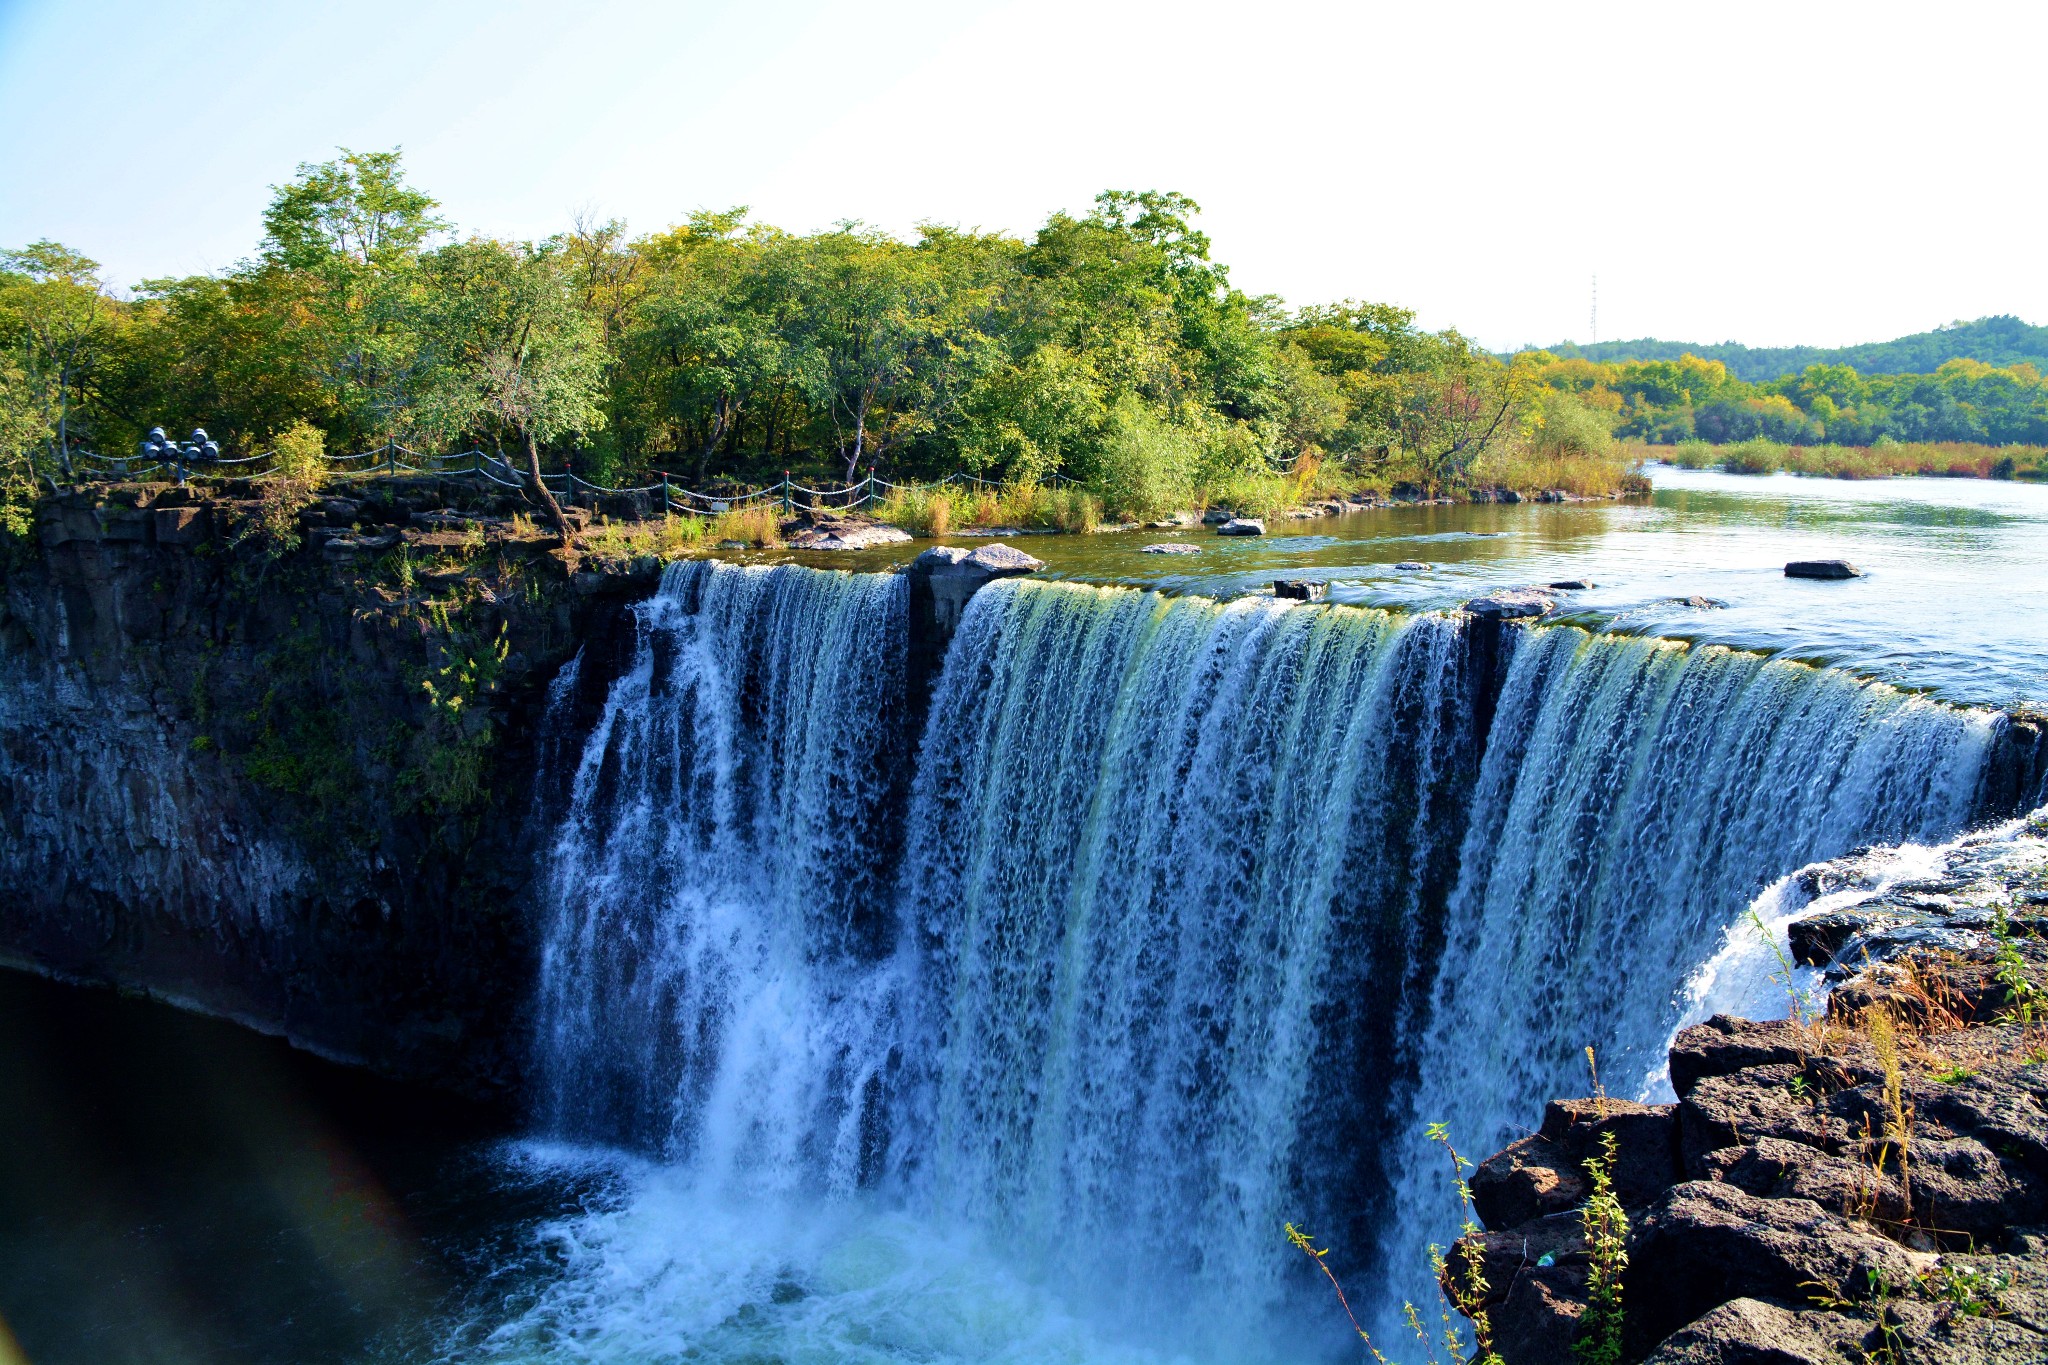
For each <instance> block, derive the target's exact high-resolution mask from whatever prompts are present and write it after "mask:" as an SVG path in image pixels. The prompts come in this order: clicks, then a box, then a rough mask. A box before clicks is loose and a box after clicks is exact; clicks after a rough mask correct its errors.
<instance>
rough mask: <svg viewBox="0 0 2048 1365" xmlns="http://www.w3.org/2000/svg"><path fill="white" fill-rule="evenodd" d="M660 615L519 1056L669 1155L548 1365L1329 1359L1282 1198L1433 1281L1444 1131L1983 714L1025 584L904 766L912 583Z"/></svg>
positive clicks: (1003, 589)
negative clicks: (573, 1356)
mask: <svg viewBox="0 0 2048 1365" xmlns="http://www.w3.org/2000/svg"><path fill="white" fill-rule="evenodd" d="M639 611H640V620H639V637H638V641H637V646H636V650H635V654H634V657H633V660H632V663H631V666H630V667H629V668H627V669H626V671H625V672H624V673H622V675H621V676H620V677H619V678H618V679H617V680H616V681H615V682H614V683H613V684H612V686H611V690H610V695H609V698H608V699H607V701H606V703H605V705H604V707H603V709H602V713H601V715H600V716H599V718H598V720H597V723H596V725H595V727H594V729H593V730H592V733H591V735H590V737H589V740H588V742H587V744H586V745H585V746H584V748H583V751H582V755H581V758H580V760H579V763H578V767H577V770H576V773H575V776H574V778H573V781H572V782H571V783H570V793H571V794H570V799H569V802H568V814H567V816H566V817H565V818H564V819H563V821H562V823H561V826H560V829H559V833H558V837H557V840H556V843H555V847H554V849H553V852H552V856H551V858H550V861H549V868H548V877H549V881H548V888H549V890H548V895H549V904H550V905H551V907H552V914H553V920H552V922H551V924H550V925H549V928H548V932H547V941H546V948H545V955H544V963H543V982H542V997H541V1002H540V1017H541V1020H542V1039H541V1050H542V1062H543V1067H542V1070H543V1075H544V1078H545V1082H546V1094H547V1101H546V1103H547V1109H546V1117H547V1119H548V1121H549V1124H550V1126H551V1128H552V1129H553V1130H554V1132H556V1133H557V1134H558V1135H561V1136H564V1137H570V1138H576V1139H583V1140H589V1139H596V1140H600V1141H611V1142H621V1141H623V1142H628V1143H631V1144H633V1145H635V1146H637V1147H638V1148H639V1149H641V1150H642V1151H652V1152H653V1153H655V1154H656V1155H657V1157H658V1161H657V1162H656V1163H655V1164H654V1165H652V1166H645V1167H636V1168H635V1170H636V1172H637V1174H636V1175H635V1176H634V1178H633V1182H632V1183H633V1188H634V1190H635V1191H636V1192H635V1193H634V1194H633V1195H632V1196H631V1197H630V1198H624V1199H623V1200H622V1202H619V1203H617V1204H615V1205H613V1206H608V1207H606V1208H604V1209H600V1210H596V1211H594V1212H592V1213H590V1214H588V1215H585V1216H584V1217H583V1218H581V1219H572V1220H568V1221H567V1222H565V1223H564V1224H562V1225H560V1226H558V1227H557V1228H556V1230H555V1231H556V1234H557V1236H558V1237H559V1239H560V1244H561V1246H562V1247H563V1248H564V1250H563V1253H562V1254H563V1258H564V1262H565V1265H566V1269H565V1271H564V1272H563V1276H562V1286H561V1287H559V1288H558V1289H556V1290H555V1291H551V1292H550V1293H549V1294H547V1295H543V1297H542V1303H541V1305H540V1306H539V1307H537V1308H536V1309H535V1311H534V1312H533V1313H532V1314H529V1315H528V1316H527V1317H526V1318H525V1319H523V1320H522V1322H521V1323H519V1324H516V1325H515V1328H513V1329H508V1331H509V1336H507V1337H505V1340H506V1341H507V1342H517V1343H518V1350H519V1351H522V1352H523V1351H524V1350H526V1349H527V1348H529V1347H532V1346H534V1345H536V1344H537V1343H539V1342H541V1341H543V1340H545V1339H547V1338H548V1337H549V1336H550V1335H551V1334H552V1335H556V1336H568V1337H573V1338H575V1339H576V1340H578V1341H579V1343H580V1345H579V1347H578V1349H579V1350H581V1351H584V1352H585V1353H595V1354H599V1355H603V1354H605V1353H606V1352H607V1351H608V1350H609V1351H612V1353H614V1354H624V1355H629V1356H630V1355H634V1354H635V1353H636V1352H637V1353H638V1354H639V1355H659V1354H661V1353H663V1352H664V1351H673V1352H677V1353H680V1352H681V1351H682V1350H684V1349H689V1350H692V1351H696V1352H699V1353H700V1354H703V1355H705V1356H707V1357H708V1358H723V1357H724V1356H725V1355H727V1354H738V1353H744V1352H747V1351H759V1350H774V1351H778V1352H782V1353H785V1354H788V1353H795V1354H802V1353H804V1351H806V1350H811V1351H825V1352H826V1353H827V1354H832V1353H838V1354H842V1355H852V1356H856V1357H858V1358H867V1359H888V1358H895V1357H899V1356H900V1357H905V1358H909V1357H915V1358H920V1359H935V1358H936V1359H943V1358H949V1357H981V1358H1013V1359H1043V1358H1072V1359H1100V1358H1104V1357H1105V1356H1106V1355H1109V1354H1113V1353H1114V1352H1115V1349H1116V1348H1113V1347H1112V1346H1111V1345H1109V1344H1107V1342H1108V1340H1109V1339H1108V1338H1105V1337H1103V1336H1101V1335H1099V1334H1098V1333H1099V1332H1100V1331H1107V1332H1109V1333H1110V1334H1111V1336H1112V1337H1113V1338H1114V1339H1116V1340H1121V1341H1124V1342H1127V1343H1128V1342H1131V1341H1136V1342H1139V1343H1142V1344H1143V1345H1144V1346H1145V1347H1146V1348H1147V1349H1148V1350H1149V1349H1151V1348H1164V1349H1168V1350H1180V1351H1185V1352H1187V1353H1190V1354H1192V1355H1195V1356H1197V1357H1206V1358H1216V1359H1252V1358H1259V1357H1264V1356H1274V1357H1285V1358H1290V1359H1298V1358H1301V1357H1303V1356H1305V1355H1314V1354H1317V1353H1319V1352H1321V1351H1322V1349H1323V1348H1324V1346H1325V1345H1328V1346H1331V1347H1336V1346H1341V1336H1340V1335H1338V1334H1337V1333H1335V1332H1334V1331H1333V1330H1331V1325H1330V1321H1329V1316H1328V1309H1329V1304H1328V1303H1327V1302H1326V1300H1325V1298H1324V1297H1323V1294H1322V1292H1321V1289H1320V1287H1319V1286H1317V1285H1314V1284H1310V1283H1307V1282H1306V1281H1305V1280H1304V1279H1303V1277H1302V1275H1301V1272H1302V1271H1303V1269H1304V1268H1305V1262H1303V1261H1302V1260H1301V1259H1300V1257H1299V1253H1298V1252H1295V1251H1293V1250H1292V1249H1291V1248H1290V1247H1288V1245H1287V1244H1286V1242H1285V1240H1284V1238H1283V1237H1282V1236H1281V1224H1282V1223H1283V1222H1285V1221H1287V1220H1290V1219H1291V1220H1296V1221H1307V1223H1308V1225H1309V1226H1310V1227H1311V1229H1312V1230H1313V1231H1314V1232H1316V1233H1317V1234H1318V1235H1319V1236H1321V1237H1324V1238H1326V1239H1329V1240H1331V1241H1334V1242H1336V1243H1337V1244H1338V1245H1339V1247H1340V1249H1341V1251H1342V1252H1343V1253H1348V1256H1349V1263H1350V1264H1349V1271H1350V1274H1351V1275H1352V1277H1353V1283H1354V1284H1355V1285H1356V1286H1357V1287H1358V1288H1359V1289H1361V1290H1365V1291H1367V1292H1368V1293H1370V1292H1371V1291H1373V1290H1374V1289H1375V1288H1389V1287H1391V1292H1392V1293H1394V1294H1396V1295H1398V1293H1399V1292H1400V1291H1401V1289H1402V1288H1403V1287H1405V1286H1407V1285H1411V1284H1414V1283H1415V1282H1416V1281H1417V1279H1418V1278H1420V1279H1421V1282H1422V1283H1423V1284H1424V1285H1426V1272H1424V1275H1423V1276H1422V1277H1417V1276H1416V1275H1415V1274H1414V1273H1413V1272H1414V1270H1415V1269H1417V1268H1418V1266H1419V1261H1420V1243H1421V1242H1424V1241H1427V1240H1430V1239H1431V1238H1437V1239H1441V1238H1443V1237H1444V1236H1445V1235H1446V1234H1447V1232H1448V1231H1449V1227H1448V1225H1447V1221H1446V1218H1445V1216H1444V1208H1443V1204H1444V1198H1445V1196H1446V1194H1447V1186H1446V1185H1445V1183H1444V1182H1442V1181H1440V1180H1438V1179H1435V1178H1434V1174H1435V1173H1436V1171H1437V1167H1438V1163H1439V1161H1440V1158H1439V1159H1432V1158H1431V1155H1430V1153H1429V1152H1428V1150H1427V1149H1426V1144H1423V1143H1421V1142H1420V1141H1419V1132H1418V1130H1419V1128H1420V1126H1421V1123H1422V1121H1423V1120H1425V1119H1429V1120H1434V1119H1445V1120H1448V1121H1450V1122H1451V1124H1452V1125H1453V1127H1454V1130H1455V1131H1456V1133H1457V1135H1458V1136H1459V1138H1460V1139H1461V1140H1462V1141H1463V1142H1464V1144H1465V1145H1466V1146H1468V1147H1469V1148H1473V1149H1483V1148H1485V1147H1487V1145H1488V1144H1490V1143H1492V1142H1493V1141H1494V1140H1495V1139H1497V1138H1498V1137H1500V1136H1501V1135H1503V1134H1504V1133H1505V1131H1506V1128H1505V1125H1506V1124H1508V1123H1510V1122H1513V1121H1520V1122H1529V1121H1531V1120H1532V1119H1533V1118H1534V1116H1535V1114H1536V1113H1537V1112H1539V1110H1540V1106H1541V1103H1542V1101H1543V1100H1544V1099H1546V1098H1548V1097H1549V1096H1551V1095H1553V1094H1558V1093H1571V1092H1574V1091H1577V1090H1580V1089H1583V1085H1582V1083H1581V1073H1580V1071H1579V1070H1578V1069H1577V1068H1580V1067H1582V1066H1583V1062H1582V1060H1581V1059H1580V1053H1579V1049H1580V1048H1581V1047H1582V1046H1584V1045H1587V1044H1592V1045H1594V1046H1595V1047H1597V1048H1599V1049H1600V1053H1601V1056H1602V1059H1603V1070H1604V1071H1605V1073H1606V1074H1607V1076H1608V1078H1609V1080H1610V1083H1611V1084H1613V1083H1616V1082H1618V1081H1619V1079H1620V1078H1623V1077H1640V1076H1644V1075H1646V1074H1648V1073H1649V1072H1650V1070H1651V1069H1652V1068H1653V1064H1654V1059H1653V1056H1652V1054H1653V1053H1654V1052H1655V1050H1656V1047H1657V1045H1658V1044H1659V1043H1661V1041H1662V1039H1663V1038H1664V1036H1665V1035H1666V1033H1667V1032H1668V1029H1669V1027H1670V1024H1671V1021H1672V1019H1673V1018H1674V1017H1675V1011H1676V1010H1677V1009H1678V1007H1679V1004H1678V998H1679V995H1680V993H1681V988H1682V986H1683V984H1684V981H1685V978H1686V976H1687V973H1688V972H1689V971H1691V970H1692V969H1693V968H1695V967H1696V966H1697V965H1698V964H1699V963H1700V962H1702V961H1703V960H1704V959H1705V958H1706V957H1707V956H1708V955H1709V954H1710V953H1711V952H1712V951H1714V948H1715V945H1716V943H1717V941H1718V939H1719V937H1720V935H1721V934H1722V932H1723V930H1724V929H1725V927H1726V926H1727V925H1728V924H1729V923H1730V922H1731V921H1732V920H1733V919H1734V918H1735V917H1736V916H1737V915H1738V914H1739V913H1740V912H1741V910H1742V909H1743V907H1744V906H1745V905H1746V904H1747V903H1748V901H1749V900H1750V898H1751V896H1752V895H1753V894H1754V893H1755V891H1756V890H1757V888H1758V887H1759V886H1760V885H1761V884H1763V883H1765V882H1768V881H1769V880H1770V879H1771V878H1772V877H1774V876H1777V875H1779V874H1782V873H1784V872H1786V871H1789V870H1791V869H1792V868H1794V867H1797V866H1799V865H1800V864H1802V863H1805V862H1808V861H1811V860H1812V859H1814V858H1817V857H1826V856H1830V855H1833V854H1836V853H1840V852H1842V851H1845V850H1846V849H1848V848H1850V847H1852V846H1854V845H1856V844H1859V843H1863V842H1868V841H1872V840H1895V839H1899V838H1905V837H1920V838H1926V837H1935V836H1939V835H1941V834H1945V833H1948V832H1950V831H1952V830H1954V829H1955V828H1956V827H1958V826H1959V825H1961V824H1962V823H1964V822H1965V821H1966V820H1967V819H1968V818H1969V816H1970V814H1971V811H1972V801H1973V796H1974V792H1975V789H1976V782H1977V779H1978V774H1979V771H1980V769H1981V768H1982V766H1983V763H1984V756H1985V750H1986V744H1987V740H1988V736H1989V733H1990V731H1989V725H1988V723H1987V721H1986V720H1985V719H1984V718H1983V717H1982V716H1980V715H1977V714H1974V713H1969V712H1963V711H1958V710H1955V709H1952V708H1947V707H1943V706H1939V705H1935V704H1931V703H1927V702H1924V701H1919V700H1916V699H1912V698H1909V697H1907V696H1905V695H1903V694H1900V693H1898V692H1895V691H1893V690H1891V689H1888V688H1884V687H1881V686H1875V685H1870V684H1865V683H1861V682H1858V681H1856V680H1855V679H1852V678H1849V677H1847V676H1844V675H1840V674H1835V673H1830V672H1827V671H1824V670H1816V669H1812V668H1807V667H1803V666H1800V665H1793V664H1784V663H1770V662H1764V661H1762V660H1759V659H1757V658H1755V657H1753V656H1749V655H1744V654H1739V653H1731V652H1728V651H1725V650H1720V649H1688V648H1686V647H1683V646H1679V645H1673V644H1668V643H1663V642H1655V641H1647V640H1634V639H1620V638H1613V637H1599V636H1589V635H1587V634H1585V633H1584V632H1581V631H1577V630H1573V629H1567V628H1556V629H1545V630H1534V631H1529V632H1513V631H1511V632H1509V635H1510V638H1511V639H1515V638H1516V637H1519V642H1518V643H1515V644H1514V645H1513V647H1512V649H1511V650H1510V654H1509V658H1508V660H1507V663H1506V674H1505V678H1504V680H1503V681H1502V682H1501V683H1500V690H1499V696H1498V705H1497V710H1496V709H1495V708H1493V707H1492V706H1491V705H1490V703H1491V702H1492V701H1493V696H1492V691H1491V689H1492V687H1493V685H1494V683H1493V673H1492V670H1493V668H1494V666H1495V664H1494V661H1493V660H1492V659H1491V658H1490V656H1488V655H1487V654H1486V653H1485V652H1484V651H1483V650H1479V649H1476V648H1475V644H1476V642H1475V639H1474V638H1473V635H1472V633H1471V631H1470V629H1469V628H1468V627H1467V626H1466V625H1465V624H1464V623H1463V622H1462V621H1461V620H1460V619H1459V618H1443V617H1432V616H1421V617H1400V616H1395V615H1390V614H1387V613H1381V612H1374V611H1364V610H1356V609H1350V608H1341V607H1340V608H1311V607H1293V606H1282V605H1280V604H1277V603H1275V602H1273V601H1271V600H1258V599H1245V600H1239V601H1235V602H1231V603H1228V604H1218V603H1216V602H1213V601H1210V600H1207V599H1202V598H1184V599H1167V598H1163V597H1160V596H1157V595H1155V594H1148V593H1140V592H1133V591H1127V590H1115V589H1097V588H1088V587H1079V586H1071V585H1059V584H1036V583H1026V582H1005V583H999V584H995V585H992V586H990V587H987V588H984V589H983V590H982V591H981V592H980V593H979V594H977V595H976V596H975V598H974V599H973V601H972V603H971V604H970V606H969V608H968V610H967V612H966V615H965V617H964V618H963V620H962V622H961V624H960V627H959V630H958V632H957V634H956V636H955V638H954V640H953V643H952V646H951V648H950V651H949V653H948V655H947V658H946V661H945V665H944V669H943V672H942V674H941V676H940V678H939V680H938V683H937V685H936V689H935V692H934V695H933V697H932V699H931V704H930V712H929V718H928V721H927V723H926V725H925V728H924V733H923V736H922V740H921V745H920V746H919V747H918V749H917V751H916V753H915V755H914V761H913V755H912V753H911V752H910V749H909V745H910V742H911V741H910V738H909V737H907V736H904V735H903V734H902V733H901V719H902V717H903V715H905V714H906V709H905V708H906V704H907V699H906V697H905V695H904V689H905V679H904V672H903V664H902V660H903V658H904V654H905V650H904V643H905V641H904V632H905V629H906V626H905V622H906V618H907V614H908V593H907V589H906V587H905V585H904V583H903V580H901V579H900V578H890V577H884V576H861V575H848V574H827V573H819V572H815V571H811V570H805V569H798V568H779V569H774V570H767V569H752V568H750V569H740V568H733V567H729V566H720V565H711V564H696V565H689V566H677V567H674V568H671V569H670V570H669V573H668V575H667V577H666V578H665V579H664V581H663V585H662V588H661V590H660V593H659V594H658V595H657V597H656V598H655V599H653V600H652V601H651V602H649V603H647V604H645V605H644V606H643V607H641V608H640V609H639ZM1489 717H1490V719H1489ZM892 719H894V720H895V721H896V722H897V723H896V724H895V725H894V726H892V725H891V723H890V722H891V720H892ZM1616 1088H1623V1087H1622V1086H1621V1085H1619V1084H1617V1085H1616ZM708 1247H715V1248H717V1250H716V1251H715V1253H714V1252H713V1251H708V1250H707V1248H708ZM1333 1259H1334V1258H1333ZM1408 1292H1414V1291H1413V1290H1409V1291H1408ZM1068 1314H1074V1315H1077V1317H1078V1320H1079V1321H1081V1322H1087V1323H1094V1324H1097V1326H1096V1327H1093V1328H1085V1329H1084V1328H1083V1327H1081V1326H1078V1325H1076V1318H1070V1317H1069V1316H1068ZM627 1323H632V1324H638V1325H637V1326H628V1325H623V1324H627ZM1105 1324H1106V1326H1105ZM600 1348H602V1349H600ZM613 1348H616V1349H615V1350H614V1349H613ZM508 1349H509V1348H508Z"/></svg>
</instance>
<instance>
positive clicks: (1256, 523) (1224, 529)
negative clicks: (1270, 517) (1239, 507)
mask: <svg viewBox="0 0 2048 1365" xmlns="http://www.w3.org/2000/svg"><path fill="white" fill-rule="evenodd" d="M1216 534H1217V535H1219V536H1262V535H1264V534H1266V523H1265V522H1263V521H1260V520H1259V519H1258V518H1257V517H1232V518H1231V519H1230V520H1229V521H1226V522H1224V523H1223V524H1222V525H1221V526H1218V527H1217V528H1216Z"/></svg>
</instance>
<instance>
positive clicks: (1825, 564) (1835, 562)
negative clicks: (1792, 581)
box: [1785, 559, 1863, 578]
mask: <svg viewBox="0 0 2048 1365" xmlns="http://www.w3.org/2000/svg"><path fill="white" fill-rule="evenodd" d="M1785 577H1787V578H1861V577H1863V570H1861V569H1859V568H1857V567H1856V566H1855V565H1854V564H1851V563H1850V562H1849V561H1848V560H1846V559H1795V560H1793V561H1792V562H1791V563H1790V564H1787V565H1786V566H1785Z"/></svg>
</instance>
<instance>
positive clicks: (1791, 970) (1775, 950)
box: [1749, 909, 1821, 1027]
mask: <svg viewBox="0 0 2048 1365" xmlns="http://www.w3.org/2000/svg"><path fill="white" fill-rule="evenodd" d="M1749 923H1750V927H1751V928H1753V929H1755V930H1756V936H1757V937H1758V938H1759V939H1761V940H1762V941H1763V945H1764V947H1766V948H1768V949H1770V950H1771V956H1772V957H1774V958H1776V959H1777V960H1778V970H1776V971H1775V972H1772V973H1771V981H1772V982H1773V983H1774V984H1775V985H1776V986H1777V987H1778V989H1779V990H1781V991H1783V992H1784V993H1785V1004H1786V1007H1787V1011H1788V1013H1787V1017H1788V1018H1790V1019H1791V1020H1792V1022H1793V1023H1795V1024H1799V1025H1801V1026H1802V1027H1806V1026H1811V1025H1812V1023H1813V1022H1814V1020H1815V1019H1817V1018H1819V1017H1820V1014H1821V1010H1820V1007H1819V1006H1818V1005H1817V1004H1816V1003H1815V1001H1814V998H1813V992H1812V991H1809V990H1807V989H1806V988H1805V987H1803V986H1801V985H1800V984H1799V969H1798V967H1797V966H1796V965H1795V964H1794V963H1793V961H1792V959H1791V957H1790V956H1789V955H1788V954H1787V953H1786V952H1785V950H1784V949H1783V948H1780V947H1779V946H1778V936H1777V935H1776V934H1774V933H1772V932H1771V926H1770V925H1768V924H1765V923H1764V917H1763V916H1762V915H1761V914H1759V913H1758V912H1757V911H1756V910H1754V909H1752V910H1751V911H1750V912H1749Z"/></svg>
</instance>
